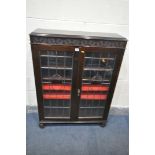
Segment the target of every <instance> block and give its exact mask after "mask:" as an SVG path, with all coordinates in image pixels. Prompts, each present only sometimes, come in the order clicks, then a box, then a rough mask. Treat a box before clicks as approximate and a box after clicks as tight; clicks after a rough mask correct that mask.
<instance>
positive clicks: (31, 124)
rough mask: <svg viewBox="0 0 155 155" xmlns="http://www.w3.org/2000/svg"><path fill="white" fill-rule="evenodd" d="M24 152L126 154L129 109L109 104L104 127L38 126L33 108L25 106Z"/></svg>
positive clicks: (31, 154) (46, 154) (33, 154)
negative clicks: (25, 143) (109, 108)
mask: <svg viewBox="0 0 155 155" xmlns="http://www.w3.org/2000/svg"><path fill="white" fill-rule="evenodd" d="M27 109H28V110H27V137H26V138H27V155H128V154H129V148H128V147H129V135H128V132H129V118H128V109H126V108H125V109H119V108H112V109H111V111H110V115H109V118H108V123H107V125H106V127H104V128H102V127H100V126H98V125H53V126H46V127H45V128H44V129H40V128H39V127H38V114H37V111H36V110H31V109H32V108H27Z"/></svg>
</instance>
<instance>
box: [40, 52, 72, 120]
mask: <svg viewBox="0 0 155 155" xmlns="http://www.w3.org/2000/svg"><path fill="white" fill-rule="evenodd" d="M73 52H74V51H67V50H59V49H57V50H50V49H48V50H46V49H44V50H40V51H39V56H40V71H41V84H42V95H43V103H42V104H43V110H44V118H45V119H54V118H56V119H59V118H63V119H64V118H66V119H70V111H71V91H72V90H71V89H72V86H71V85H72V66H73V60H72V59H73Z"/></svg>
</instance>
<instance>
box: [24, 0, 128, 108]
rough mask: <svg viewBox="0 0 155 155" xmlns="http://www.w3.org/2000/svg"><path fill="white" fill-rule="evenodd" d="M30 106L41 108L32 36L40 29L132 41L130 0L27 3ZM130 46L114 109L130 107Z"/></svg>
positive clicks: (121, 72) (28, 96) (121, 74)
mask: <svg viewBox="0 0 155 155" xmlns="http://www.w3.org/2000/svg"><path fill="white" fill-rule="evenodd" d="M26 22H27V33H26V37H27V62H26V66H27V74H26V80H27V89H26V94H27V105H37V100H36V92H35V83H34V74H33V67H32V58H31V49H30V40H29V34H30V33H31V32H32V31H33V30H35V29H36V28H45V29H61V30H75V31H94V32H109V33H118V34H120V35H122V36H124V37H126V38H127V39H128V0H95V1H94V0H78V1H75V0H44V1H43V0H27V14H26ZM128 83H129V80H128V46H127V50H126V51H125V55H124V59H123V63H122V67H121V71H120V75H119V79H118V82H117V85H116V91H115V93H114V98H113V101H112V106H118V107H128V105H129V101H128V100H129V99H128V98H129V91H128Z"/></svg>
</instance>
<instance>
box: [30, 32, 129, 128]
mask: <svg viewBox="0 0 155 155" xmlns="http://www.w3.org/2000/svg"><path fill="white" fill-rule="evenodd" d="M30 40H31V49H32V59H33V68H34V76H35V85H36V94H37V102H38V114H39V126H40V127H44V126H45V125H47V124H54V123H98V124H100V125H101V126H105V124H106V121H107V118H108V113H109V109H110V105H111V101H112V97H113V93H114V89H115V86H116V82H117V78H118V74H119V70H120V66H121V63H122V59H123V55H124V51H125V47H126V43H127V39H126V38H124V37H122V36H120V35H118V34H112V33H110V34H108V33H95V32H94V33H92V32H77V31H75V32H74V31H60V30H45V29H37V30H35V31H33V32H32V33H31V34H30Z"/></svg>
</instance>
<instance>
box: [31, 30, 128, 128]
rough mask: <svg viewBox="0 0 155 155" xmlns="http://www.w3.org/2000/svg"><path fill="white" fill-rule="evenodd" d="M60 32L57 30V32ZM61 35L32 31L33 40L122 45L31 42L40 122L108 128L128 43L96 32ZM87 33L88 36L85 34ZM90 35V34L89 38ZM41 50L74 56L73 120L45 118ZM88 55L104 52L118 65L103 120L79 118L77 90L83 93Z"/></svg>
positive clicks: (123, 39)
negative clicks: (101, 43) (104, 43)
mask: <svg viewBox="0 0 155 155" xmlns="http://www.w3.org/2000/svg"><path fill="white" fill-rule="evenodd" d="M56 32H58V31H56ZM66 33H67V32H66V31H65V32H62V34H58V33H53V31H51V32H49V31H44V30H37V31H35V32H32V33H31V34H30V38H31V41H32V37H34V36H35V37H40V36H41V37H52V38H53V37H61V39H63V38H64V39H65V38H70V39H71V38H77V39H78V38H82V39H86V40H89V39H95V40H98V41H100V40H104V41H108V42H109V43H108V44H109V45H111V42H113V41H121V42H122V43H123V46H122V47H121V46H120V47H119V46H118V47H112V46H111V47H108V46H107V47H100V46H98V47H97V46H76V45H74V44H73V45H70V44H68V45H53V44H45V43H32V42H31V49H32V58H33V68H34V75H35V85H36V93H37V102H38V113H39V122H40V124H41V126H44V124H50V123H102V124H103V126H104V125H105V123H106V121H107V118H108V114H109V110H110V106H111V102H112V98H113V94H114V90H115V87H116V83H117V79H118V75H119V71H120V67H121V63H122V59H123V55H124V51H125V46H126V43H127V40H126V38H124V37H122V36H120V35H114V34H103V33H99V34H98V35H97V36H95V34H97V33H91V34H90V35H89V34H88V33H83V32H76V33H75V34H74V33H72V32H68V34H66ZM84 34H85V35H84ZM86 34H88V35H86ZM75 48H79V51H75ZM42 50H49V51H50V50H56V51H58V52H59V51H60V52H61V51H65V52H72V53H74V54H73V67H72V68H71V69H72V83H71V100H70V104H71V109H70V117H67V118H65V117H62V118H52V117H51V118H50V117H49V118H47V117H45V116H44V105H43V94H42V83H41V70H40V52H39V51H42ZM81 51H84V52H81ZM87 52H94V53H96V52H103V53H105V54H107V53H110V54H112V55H114V56H116V60H115V66H114V71H113V74H112V79H111V83H110V87H109V92H108V93H107V95H108V98H107V102H106V104H105V108H104V110H103V116H101V118H82V117H80V118H79V105H80V101H81V100H80V96H78V89H79V90H80V93H81V86H82V74H83V69H84V61H85V58H84V57H85V53H87Z"/></svg>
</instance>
